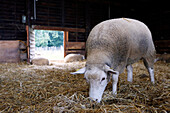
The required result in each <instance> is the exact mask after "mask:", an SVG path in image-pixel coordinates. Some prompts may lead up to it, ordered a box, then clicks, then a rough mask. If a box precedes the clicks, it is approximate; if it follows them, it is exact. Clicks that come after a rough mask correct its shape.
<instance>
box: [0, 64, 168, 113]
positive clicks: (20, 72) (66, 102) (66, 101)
mask: <svg viewBox="0 0 170 113" xmlns="http://www.w3.org/2000/svg"><path fill="white" fill-rule="evenodd" d="M84 64H85V63H84V62H81V63H78V62H77V63H68V64H56V65H51V66H34V65H28V64H24V63H19V64H12V63H10V64H0V112H44V113H46V112H56V113H58V112H96V113H98V112H105V113H107V112H114V113H115V112H120V113H132V112H133V113H144V112H145V113H151V112H152V113H158V112H161V113H168V112H169V111H170V63H164V62H161V61H158V62H157V63H155V79H156V84H155V85H152V84H151V83H150V81H149V77H148V73H147V71H146V69H145V68H144V65H143V63H142V62H138V63H135V64H134V65H133V67H134V73H133V74H134V81H133V83H132V84H130V83H128V82H127V80H126V78H127V76H126V75H125V74H126V72H124V73H123V74H121V75H120V77H119V84H118V95H117V96H116V97H113V96H112V93H111V89H112V86H111V82H110V83H109V84H108V86H107V88H106V90H105V92H104V95H103V99H102V102H101V103H100V104H98V103H95V102H91V101H90V100H89V99H88V84H87V83H86V81H85V80H84V79H83V75H70V74H69V73H70V72H72V71H75V70H76V69H78V68H81V67H83V66H84Z"/></svg>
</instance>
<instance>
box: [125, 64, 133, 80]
mask: <svg viewBox="0 0 170 113" xmlns="http://www.w3.org/2000/svg"><path fill="white" fill-rule="evenodd" d="M126 68H127V81H129V82H132V80H133V67H132V65H128V66H127V67H126Z"/></svg>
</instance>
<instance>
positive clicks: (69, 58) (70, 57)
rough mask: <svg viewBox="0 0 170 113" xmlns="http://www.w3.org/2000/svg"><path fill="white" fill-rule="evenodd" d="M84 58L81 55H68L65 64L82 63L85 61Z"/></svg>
mask: <svg viewBox="0 0 170 113" xmlns="http://www.w3.org/2000/svg"><path fill="white" fill-rule="evenodd" d="M84 59H85V58H84V56H83V55H80V54H68V55H67V56H66V57H65V58H64V62H65V63H68V62H76V61H82V60H84Z"/></svg>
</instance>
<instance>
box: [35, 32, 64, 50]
mask: <svg viewBox="0 0 170 113" xmlns="http://www.w3.org/2000/svg"><path fill="white" fill-rule="evenodd" d="M63 35H64V32H63V31H49V30H35V46H36V47H60V46H63Z"/></svg>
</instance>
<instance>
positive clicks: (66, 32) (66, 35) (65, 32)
mask: <svg viewBox="0 0 170 113" xmlns="http://www.w3.org/2000/svg"><path fill="white" fill-rule="evenodd" d="M68 33H69V32H68V31H64V57H65V56H66V55H67V54H66V43H67V42H68Z"/></svg>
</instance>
